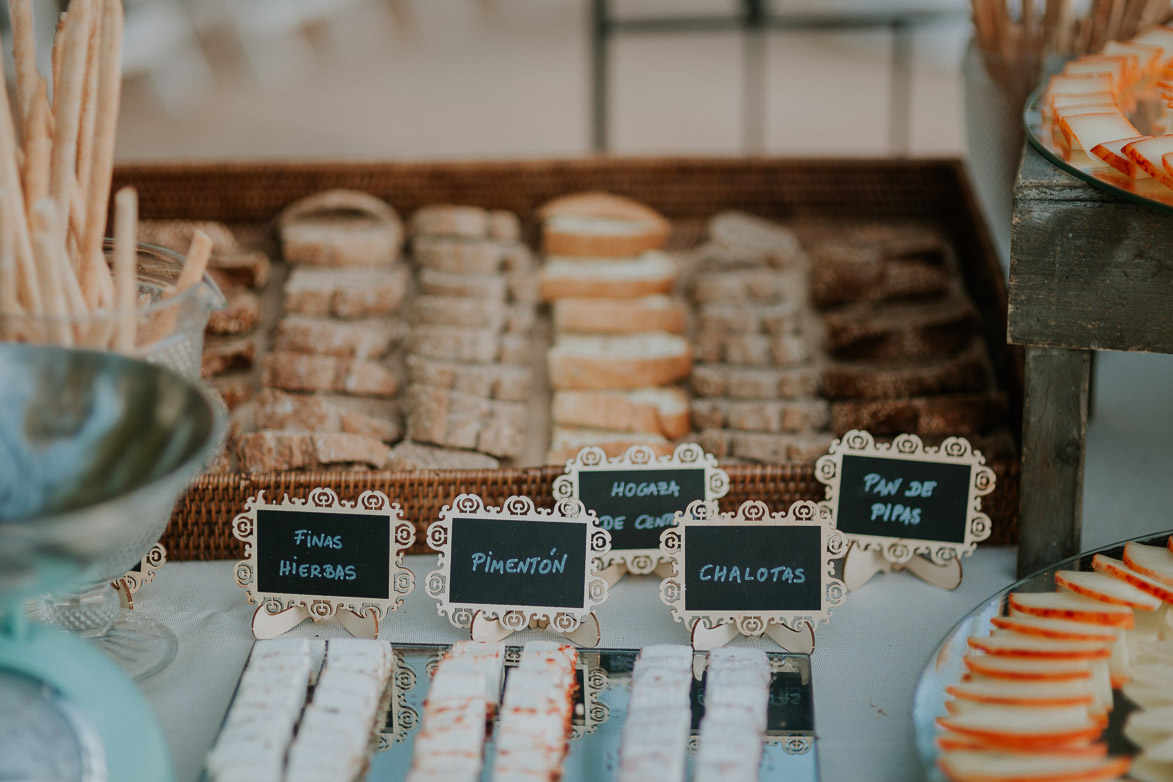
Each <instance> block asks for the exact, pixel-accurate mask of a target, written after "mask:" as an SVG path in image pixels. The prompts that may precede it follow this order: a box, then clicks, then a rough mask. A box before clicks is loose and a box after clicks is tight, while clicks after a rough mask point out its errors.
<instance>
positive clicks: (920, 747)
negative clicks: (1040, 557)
mask: <svg viewBox="0 0 1173 782" xmlns="http://www.w3.org/2000/svg"><path fill="white" fill-rule="evenodd" d="M1170 535H1173V530H1169V531H1167V532H1161V533H1158V534H1156V535H1145V536H1142V537H1139V538H1133V540H1135V541H1136V542H1138V543H1150V544H1153V545H1161V546H1164V545H1165V542H1166V540H1167V539H1168V538H1169V536H1170ZM1128 542H1129V541H1127V540H1122V541H1120V542H1118V543H1112V544H1110V545H1107V546H1104V547H1103V548H1099V549H1095V550H1093V551H1088V552H1085V553H1083V554H1080V555H1078V556H1075V557H1072V558H1071V559H1065V560H1063V561H1062V562H1058V563H1056V564H1054V565H1052V566H1051V567H1049V568H1047V569H1045V570H1040V571H1039V572H1037V573H1034V574H1033V575H1030V576H1027V577H1026V578H1023V579H1021V580H1019V581H1016V582H1014V583H1013V584H1011V585H1010V586H1008V587H1006V588H1005V589H1003V590H1002V591H1000V592H998V593H997V594H995V595H993V596H991V597H990V598H989V599H988V600H985V601H984V602H982V603H981V604H980V605H978V606H977V607H976V608H974V609H973V610H972V611H970V612H969V613H968V614H966V615H965V618H963V619H962V620H961V621H960V622H958V623H957V624H956V625H954V627H953V629H952V630H950V631H949V632H948V634H946V636H945V638H944V639H943V640H942V641H941V643H940V645H939V646H938V647H937V649H936V651H935V652H934V653H933V655H932V657H930V658H929V661H928V664H927V665H926V666H925V669H924V670H923V671H922V672H921V675H920V681H919V683H918V684H917V687H916V697H915V699H914V701H913V707H912V716H913V723H914V728H915V730H916V750H917V755H918V757H919V758H920V762H921V767H922V769H923V771H924V775H925V779H927V780H930V781H931V782H945V775H944V774H942V773H941V771H940V769H938V768H937V755H938V750H937V744H936V738H937V724H936V719H937V717H940V716H942V715H944V714H945V698H946V693H945V688H946V687H948V686H949V685H951V684H955V683H957V682H958V681H960V679H961V676H962V674H963V673H964V671H965V664H964V663H963V662H962V657H963V656H964V655H965V653H966V652H968V651H969V646H968V644H967V642H966V639H967V638H969V637H970V636H971V635H978V636H981V635H989V634H990V631H991V630H992V629H993V628H992V625H991V622H990V620H991V619H993V618H994V617H996V616H1001V615H1002V614H1004V613H1006V596H1007V595H1009V594H1010V593H1011V592H1054V591H1055V589H1056V587H1055V571H1057V570H1091V569H1092V564H1091V563H1092V557H1093V556H1094V555H1096V554H1105V555H1107V556H1110V557H1114V558H1117V559H1119V558H1120V556H1121V554H1122V553H1123V551H1124V544H1125V543H1128ZM1112 695H1113V706H1112V712H1111V715H1110V716H1109V721H1108V727H1107V728H1106V730H1105V733H1104V735H1105V738H1106V740H1107V743H1108V752H1109V753H1111V754H1113V755H1132V754H1134V753H1135V751H1136V748H1135V747H1134V746H1133V745H1132V743H1131V742H1129V741H1128V740H1127V739H1125V738H1124V735H1123V734H1122V732H1121V731H1122V728H1123V725H1124V720H1125V718H1126V717H1127V716H1128V714H1129V712H1131V711H1132V710H1133V709H1134V708H1136V706H1135V704H1133V703H1132V702H1131V701H1130V700H1128V699H1127V698H1125V697H1124V696H1123V695H1122V694H1121V693H1120V691H1119V690H1114V691H1113V694H1112Z"/></svg>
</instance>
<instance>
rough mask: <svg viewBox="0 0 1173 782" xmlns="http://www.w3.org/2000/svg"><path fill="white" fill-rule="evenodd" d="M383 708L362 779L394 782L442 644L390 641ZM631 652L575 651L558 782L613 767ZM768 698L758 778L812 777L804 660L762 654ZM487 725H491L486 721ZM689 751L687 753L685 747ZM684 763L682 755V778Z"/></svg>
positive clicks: (593, 779)
mask: <svg viewBox="0 0 1173 782" xmlns="http://www.w3.org/2000/svg"><path fill="white" fill-rule="evenodd" d="M393 650H394V654H395V668H394V673H393V674H392V684H391V687H392V692H391V697H390V699H389V701H390V706H389V709H388V712H387V716H386V719H385V723H384V729H383V732H382V733H381V734H380V735H379V737H378V747H377V748H376V750H375V751H374V752H373V754H372V756H371V761H370V770H369V771H368V773H367V776H366V779H367V782H398V781H399V780H402V779H404V778H405V777H406V776H407V772H408V769H409V768H410V767H411V757H412V745H413V742H414V739H415V735H416V734H417V733H418V732H419V728H420V715H422V714H423V702H424V699H425V698H426V697H427V693H428V684H429V682H430V681H431V675H432V673H433V672H434V671H435V668H436V666H437V665H438V664H439V661H440V658H441V656H442V655H443V654H444V652H445V651H447V647H446V646H443V645H431V644H418V645H413V644H395V645H393ZM520 653H521V649H520V647H516V646H509V647H506V663H505V665H506V671H505V677H506V679H507V678H508V676H509V669H510V668H511V667H512V666H514V665H516V664H517V660H518V658H519V656H520ZM638 654H639V650H633V649H593V650H588V649H580V650H579V657H578V672H577V681H578V690H577V693H576V701H575V705H574V716H573V718H572V728H571V731H572V732H571V736H570V749H569V752H568V753H567V755H566V759H565V761H564V762H563V775H562V780H563V781H564V782H606V781H607V780H613V779H614V778H615V775H616V772H617V770H618V766H619V763H618V760H619V742H620V738H621V736H622V733H623V723H624V718H625V717H626V714H627V703H628V699H629V697H630V695H631V670H632V667H633V665H634V664H635V659H636V656H637V655H638ZM768 656H769V658H770V665H771V671H772V674H771V680H770V703H769V709H768V712H767V719H768V724H767V730H766V745H765V751H764V752H763V753H762V765H761V768H760V771H759V778H760V779H761V780H763V782H768V781H769V780H788V781H791V780H793V781H794V782H817V780H818V768H817V762H816V754H815V734H814V691H813V687H812V683H811V669H810V657H808V656H806V655H792V654H783V653H776V652H770V653H768ZM696 659H697V666H696V668H697V670H703V665H704V660H705V655H704V654H703V653H701V654H697V655H696ZM706 678H707V677H705V676H704V674H702V675H701V678H700V679H694V681H693V687H692V724H693V735H694V738H693V740H692V741H691V742H690V751H692V750H695V749H696V739H695V736H696V734H697V732H698V731H699V727H700V720H701V717H702V716H703V714H704V702H705V680H706ZM494 730H495V725H494ZM493 751H494V746H493V735H492V733H490V735H489V738H488V740H487V742H486V756H485V772H484V773H483V775H482V779H484V780H486V782H488V780H490V776H491V775H490V773H489V770H488V769H489V768H490V766H491V764H492V759H493ZM690 754H691V752H690ZM691 772H692V763H691V757H690V759H689V775H690V777H691Z"/></svg>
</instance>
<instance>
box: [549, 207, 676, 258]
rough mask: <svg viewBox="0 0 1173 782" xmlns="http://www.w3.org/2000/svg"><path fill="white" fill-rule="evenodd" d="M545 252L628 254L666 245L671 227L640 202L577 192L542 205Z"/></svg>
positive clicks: (592, 254) (601, 255)
mask: <svg viewBox="0 0 1173 782" xmlns="http://www.w3.org/2000/svg"><path fill="white" fill-rule="evenodd" d="M538 217H539V218H540V219H541V220H542V250H543V252H545V253H547V254H551V255H573V256H580V257H593V258H623V257H627V256H631V255H637V254H638V253H641V252H644V251H645V250H655V249H658V248H660V247H662V246H663V245H664V242H665V241H666V240H667V239H668V233H669V231H670V230H671V228H672V226H671V224H670V223H669V222H668V220H667V218H665V217H664V216H663V215H662V214H660V213H659V212H657V211H656V210H654V209H652V208H651V207H649V206H647V205H646V204H641V203H640V202H638V201H635V200H632V199H630V198H625V197H623V196H617V195H613V194H611V193H601V192H585V193H572V194H569V195H565V196H561V197H559V198H555V199H553V200H552V201H548V202H546V203H545V204H543V205H542V206H541V207H539V209H538Z"/></svg>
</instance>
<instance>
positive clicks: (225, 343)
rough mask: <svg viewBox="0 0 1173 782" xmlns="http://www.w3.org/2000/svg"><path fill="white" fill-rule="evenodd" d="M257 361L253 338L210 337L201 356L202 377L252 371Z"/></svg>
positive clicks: (255, 344)
mask: <svg viewBox="0 0 1173 782" xmlns="http://www.w3.org/2000/svg"><path fill="white" fill-rule="evenodd" d="M256 360H257V343H256V340H255V339H254V338H253V337H252V336H243V337H208V338H206V339H205V340H204V352H203V353H202V354H201V355H200V377H214V376H216V375H222V374H224V373H225V372H232V371H235V370H241V369H250V368H251V367H252V365H253V363H254V362H255V361H256Z"/></svg>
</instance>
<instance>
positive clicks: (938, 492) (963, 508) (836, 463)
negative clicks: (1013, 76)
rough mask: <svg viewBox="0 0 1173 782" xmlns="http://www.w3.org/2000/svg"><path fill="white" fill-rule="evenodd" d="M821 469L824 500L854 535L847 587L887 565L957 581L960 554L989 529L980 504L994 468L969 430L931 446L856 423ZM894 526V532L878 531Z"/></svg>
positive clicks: (950, 585) (933, 579)
mask: <svg viewBox="0 0 1173 782" xmlns="http://www.w3.org/2000/svg"><path fill="white" fill-rule="evenodd" d="M815 477H816V478H817V479H818V480H819V481H820V482H822V483H823V484H825V485H826V487H827V489H826V497H825V499H824V500H823V502H821V503H819V504H820V506H823V507H825V508H827V510H828V512H829V513H831V514H832V515H833V516H834V518H835V521H836V526H837V527H838V529H839V531H840V532H842V533H843V534H844V535H845V536H846V537H847V539H848V540H849V541H850V542H851V547H850V548H849V550H848V552H847V556H846V557H845V558H844V562H843V582H844V583H845V584H846V585H847V588H848V589H849V590H852V589H859V588H860V587H861V586H863V585H864V584H865V583H867V582H868V581H869V580H870V579H871V578H872V577H873V576H875V575H876V574H877V573H889V572H908V573H910V574H912V575H913V576H916V577H917V578H920V579H921V580H923V581H925V582H926V583H929V584H932V585H933V586H936V587H940V588H942V589H956V588H957V587H958V586H960V584H961V579H962V567H961V557H962V556H965V555H968V554H970V553H972V552H973V550H974V548H976V547H977V544H978V542H980V541H982V540H985V539H986V538H988V537H989V536H990V531H991V522H990V517H989V516H987V515H986V514H985V513H982V510H981V506H982V497H984V496H985V495H987V494H989V493H990V492H992V491H993V490H994V484H995V477H994V471H993V470H991V469H990V468H989V467H986V466H985V457H984V456H982V454H981V452H980V451H975V450H974V449H973V446H971V445H970V443H969V441H968V440H966V439H965V438H963V437H950V438H948V439H946V440H945V441H944V442H942V443H941V445H939V446H935V447H933V446H926V445H925V444H924V442H923V441H922V440H921V439H920V438H919V437H917V436H916V435H914V434H903V435H900V436H899V437H897V438H895V439H894V440H893V441H892V443H891V444H884V443H876V441H875V438H873V437H872V435H871V434H869V433H868V432H865V431H861V430H852V431H850V432H848V433H847V434H845V435H844V436H843V437H842V438H841V439H838V440H835V441H834V442H832V443H831V448H830V450H829V452H828V453H827V454H826V455H824V456H821V457H819V459H818V461H817V462H815ZM869 508H870V511H869ZM922 524H923V526H922ZM888 530H892V531H893V533H896V534H879V533H884V532H887V531H888Z"/></svg>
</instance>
